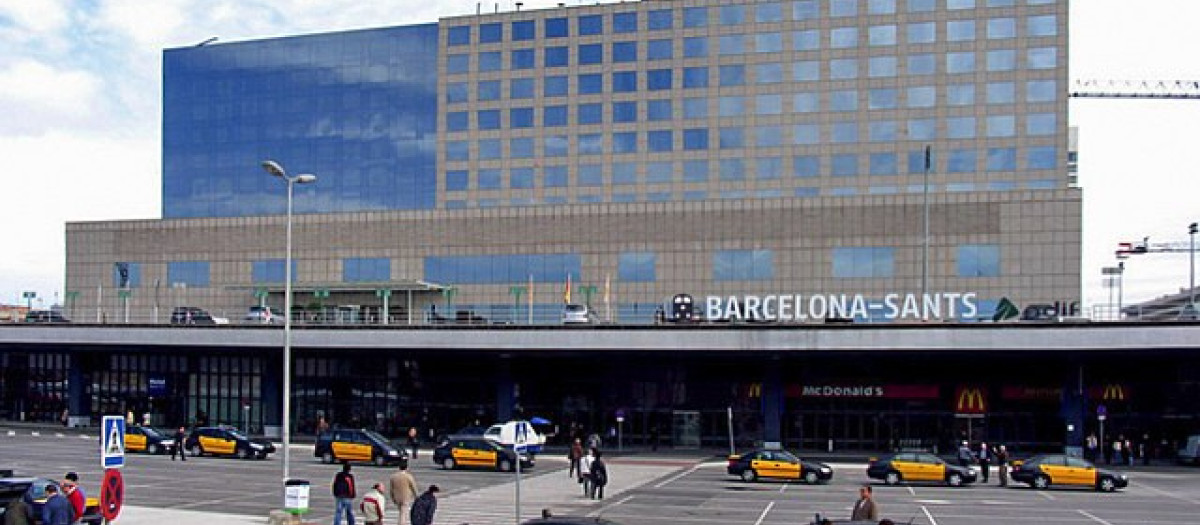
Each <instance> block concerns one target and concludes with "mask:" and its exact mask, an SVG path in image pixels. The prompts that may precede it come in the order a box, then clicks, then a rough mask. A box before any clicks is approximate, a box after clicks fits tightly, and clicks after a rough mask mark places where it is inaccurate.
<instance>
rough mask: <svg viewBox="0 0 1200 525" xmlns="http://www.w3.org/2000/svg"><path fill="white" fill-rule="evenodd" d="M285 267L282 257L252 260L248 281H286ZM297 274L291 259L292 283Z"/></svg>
mask: <svg viewBox="0 0 1200 525" xmlns="http://www.w3.org/2000/svg"><path fill="white" fill-rule="evenodd" d="M203 264H204V265H205V266H206V273H207V265H208V263H203ZM286 268H287V265H286V261H285V260H284V259H262V260H258V261H253V262H251V263H250V281H251V282H253V283H255V284H258V283H282V282H286V281H287V276H286V275H284V273H285V272H284V270H285V269H286ZM297 274H298V272H297V271H296V260H295V259H292V282H293V283H295V282H296V281H297V280H299V276H298V275H297ZM168 278H169V276H168ZM169 280H170V281H171V282H172V283H175V282H178V281H176V280H174V279H171V278H169ZM205 280H206V282H205V284H204V286H208V283H207V275H206V276H205ZM188 286H199V285H196V284H193V283H188Z"/></svg>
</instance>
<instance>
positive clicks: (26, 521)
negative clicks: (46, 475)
mask: <svg viewBox="0 0 1200 525" xmlns="http://www.w3.org/2000/svg"><path fill="white" fill-rule="evenodd" d="M32 523H33V514H32V513H31V512H30V511H29V504H28V503H25V498H17V499H16V501H13V502H12V503H9V504H8V508H7V509H5V510H4V525H31V524H32Z"/></svg>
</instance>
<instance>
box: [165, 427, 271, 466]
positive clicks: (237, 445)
mask: <svg viewBox="0 0 1200 525" xmlns="http://www.w3.org/2000/svg"><path fill="white" fill-rule="evenodd" d="M183 449H184V450H186V451H188V452H189V453H191V455H193V456H203V455H205V454H210V455H213V456H235V457H238V458H241V459H249V458H258V459H266V457H267V455H268V454H271V453H273V452H275V445H274V444H272V443H271V442H270V441H267V440H265V439H251V438H249V437H247V436H246V435H245V434H243V433H241V432H240V431H238V430H237V429H236V428H231V427H200V428H197V429H196V430H193V431H192V433H191V434H188V437H187V440H185V441H184V444H183Z"/></svg>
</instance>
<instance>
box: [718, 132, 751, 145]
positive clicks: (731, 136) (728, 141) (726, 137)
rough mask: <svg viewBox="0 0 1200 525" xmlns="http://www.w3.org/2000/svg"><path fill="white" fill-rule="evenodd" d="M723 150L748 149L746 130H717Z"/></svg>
mask: <svg viewBox="0 0 1200 525" xmlns="http://www.w3.org/2000/svg"><path fill="white" fill-rule="evenodd" d="M717 132H718V134H717V136H718V140H719V144H720V148H721V149H739V148H744V147H746V133H745V129H744V128H741V127H724V128H721V129H719V130H717Z"/></svg>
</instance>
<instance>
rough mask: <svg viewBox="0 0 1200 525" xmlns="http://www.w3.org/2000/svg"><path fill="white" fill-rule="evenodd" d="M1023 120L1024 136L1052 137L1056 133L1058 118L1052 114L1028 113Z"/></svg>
mask: <svg viewBox="0 0 1200 525" xmlns="http://www.w3.org/2000/svg"><path fill="white" fill-rule="evenodd" d="M1025 119H1026V120H1025V134H1026V135H1031V136H1035V137H1036V136H1043V135H1053V134H1054V133H1055V132H1056V131H1057V129H1056V128H1057V122H1058V117H1057V115H1055V114H1054V113H1030V114H1029V115H1028V116H1027V117H1025Z"/></svg>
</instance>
